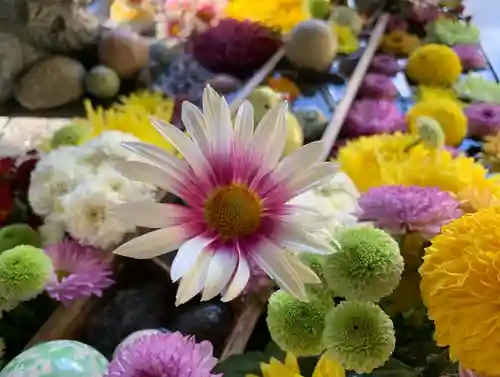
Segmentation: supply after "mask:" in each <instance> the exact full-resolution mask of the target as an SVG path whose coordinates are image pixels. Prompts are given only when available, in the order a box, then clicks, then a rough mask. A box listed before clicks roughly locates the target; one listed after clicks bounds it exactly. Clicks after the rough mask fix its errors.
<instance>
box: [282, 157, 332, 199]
mask: <svg viewBox="0 0 500 377" xmlns="http://www.w3.org/2000/svg"><path fill="white" fill-rule="evenodd" d="M337 171H338V164H336V163H334V162H322V163H320V164H317V165H315V166H313V167H312V168H311V169H309V170H307V172H306V173H302V174H300V173H299V174H297V175H296V176H295V177H293V178H292V179H291V181H290V186H289V187H290V191H291V192H292V193H293V197H295V196H298V195H300V194H302V193H304V192H306V191H308V190H310V189H312V188H314V187H317V186H318V185H321V184H322V183H323V182H324V181H325V180H326V179H329V178H332V177H333V176H334V175H335V173H336V172H337Z"/></svg>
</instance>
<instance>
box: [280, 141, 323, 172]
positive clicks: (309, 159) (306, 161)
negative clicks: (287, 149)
mask: <svg viewBox="0 0 500 377" xmlns="http://www.w3.org/2000/svg"><path fill="white" fill-rule="evenodd" d="M322 154H323V142H322V141H313V142H312V143H309V144H306V145H304V146H303V147H301V148H300V149H299V150H298V151H296V152H294V153H292V154H291V155H289V156H286V157H285V158H284V159H283V160H281V161H280V163H279V164H278V167H277V168H276V171H275V174H276V179H277V180H282V179H287V178H290V177H293V176H295V174H296V173H297V172H300V171H307V170H309V168H310V167H311V166H313V165H314V164H316V163H318V162H319V161H320V160H321V155H322Z"/></svg>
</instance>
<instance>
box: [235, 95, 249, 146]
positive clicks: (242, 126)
mask: <svg viewBox="0 0 500 377" xmlns="http://www.w3.org/2000/svg"><path fill="white" fill-rule="evenodd" d="M253 130H254V115H253V107H252V105H251V104H250V102H248V101H244V102H243V103H242V104H241V106H240V107H239V109H238V112H237V113H236V121H235V126H234V138H235V141H236V142H237V144H238V146H240V147H241V148H245V147H247V146H248V144H249V143H250V140H251V139H252V135H253Z"/></svg>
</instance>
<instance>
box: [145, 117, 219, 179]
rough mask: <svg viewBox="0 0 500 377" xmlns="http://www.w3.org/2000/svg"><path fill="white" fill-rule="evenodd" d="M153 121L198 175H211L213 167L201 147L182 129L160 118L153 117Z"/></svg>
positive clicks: (206, 176)
mask: <svg viewBox="0 0 500 377" xmlns="http://www.w3.org/2000/svg"><path fill="white" fill-rule="evenodd" d="M151 122H152V123H153V126H154V127H155V128H156V130H157V131H158V132H159V133H160V134H161V135H162V136H163V137H164V138H165V139H167V140H168V141H169V142H170V143H172V145H173V146H174V147H175V148H176V149H177V150H178V151H179V152H180V154H181V155H182V156H183V157H184V158H185V159H186V161H187V162H188V164H189V165H190V166H191V168H192V169H193V172H194V174H196V175H197V176H198V177H205V178H208V177H210V175H211V172H212V167H211V166H210V164H209V163H208V161H207V159H206V158H205V156H204V155H203V153H201V150H200V148H199V147H198V146H197V145H196V144H195V143H194V142H193V141H192V140H191V139H190V138H189V137H188V136H186V135H185V134H184V133H183V132H182V131H181V130H179V129H178V128H177V127H175V126H172V125H171V124H168V123H165V122H163V121H161V120H159V119H152V120H151Z"/></svg>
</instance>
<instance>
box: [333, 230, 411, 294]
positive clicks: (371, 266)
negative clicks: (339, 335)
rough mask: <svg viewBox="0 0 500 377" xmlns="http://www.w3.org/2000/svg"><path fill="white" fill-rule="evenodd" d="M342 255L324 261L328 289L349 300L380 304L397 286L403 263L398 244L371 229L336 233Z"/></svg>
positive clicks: (380, 232) (384, 233)
mask: <svg viewBox="0 0 500 377" xmlns="http://www.w3.org/2000/svg"><path fill="white" fill-rule="evenodd" d="M335 238H336V240H337V241H338V243H339V244H340V246H341V248H340V251H338V252H335V253H332V254H329V255H327V256H326V257H325V263H324V265H323V273H324V277H325V280H326V282H327V284H328V287H329V288H330V289H331V290H332V291H333V292H335V293H336V294H337V295H338V296H341V297H345V298H346V299H348V300H362V301H363V300H367V301H378V300H380V299H381V298H383V297H385V296H388V295H389V294H391V293H392V291H393V290H394V289H395V288H396V287H397V286H398V284H399V281H400V280H401V274H402V272H403V268H404V261H403V257H402V256H401V253H400V251H399V246H398V244H397V242H396V241H394V239H393V238H392V237H391V236H390V235H389V234H388V233H386V232H384V231H383V230H380V229H375V228H370V227H364V226H360V227H355V228H349V229H344V230H342V231H340V232H339V233H337V235H336V237H335Z"/></svg>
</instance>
